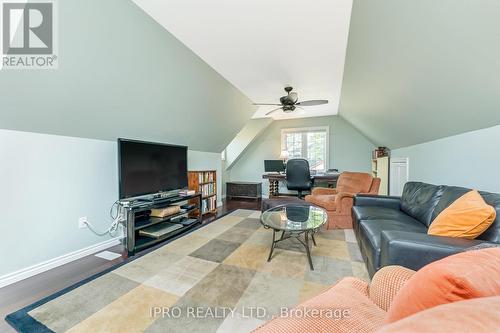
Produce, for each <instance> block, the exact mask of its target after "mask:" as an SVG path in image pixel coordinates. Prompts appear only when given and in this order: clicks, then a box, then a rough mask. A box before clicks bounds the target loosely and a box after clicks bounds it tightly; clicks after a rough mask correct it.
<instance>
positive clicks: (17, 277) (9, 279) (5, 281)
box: [0, 237, 121, 288]
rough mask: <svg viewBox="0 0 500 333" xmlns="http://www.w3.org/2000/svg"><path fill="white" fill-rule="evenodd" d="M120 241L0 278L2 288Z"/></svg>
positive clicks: (97, 246)
mask: <svg viewBox="0 0 500 333" xmlns="http://www.w3.org/2000/svg"><path fill="white" fill-rule="evenodd" d="M120 239H121V237H116V238H112V239H108V240H107V241H104V242H101V243H98V244H95V245H91V246H89V247H86V248H83V249H80V250H77V251H73V252H70V253H67V254H64V255H62V256H60V257H57V258H53V259H49V260H47V261H44V262H41V263H39V264H36V265H33V266H30V267H26V268H23V269H20V270H18V271H15V272H12V273H9V274H6V275H3V276H0V288H2V287H5V286H8V285H9V284H13V283H16V282H18V281H21V280H24V279H27V278H29V277H32V276H35V275H37V274H40V273H43V272H46V271H48V270H50V269H53V268H56V267H59V266H62V265H64V264H67V263H69V262H72V261H75V260H77V259H80V258H83V257H85V256H88V255H91V254H94V253H97V252H100V251H103V250H106V249H108V248H110V247H112V246H115V245H117V244H120Z"/></svg>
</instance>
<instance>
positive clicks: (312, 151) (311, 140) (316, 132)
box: [281, 126, 329, 171]
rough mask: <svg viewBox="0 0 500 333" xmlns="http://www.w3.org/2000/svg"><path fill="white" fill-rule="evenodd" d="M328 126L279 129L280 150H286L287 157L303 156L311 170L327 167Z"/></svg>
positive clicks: (321, 169) (325, 168)
mask: <svg viewBox="0 0 500 333" xmlns="http://www.w3.org/2000/svg"><path fill="white" fill-rule="evenodd" d="M328 142H329V128H328V126H321V127H303V128H284V129H282V130H281V151H286V152H288V158H289V159H292V158H305V159H306V160H308V161H309V166H310V168H311V170H316V171H325V170H327V169H328V161H329V160H328V152H329V148H328Z"/></svg>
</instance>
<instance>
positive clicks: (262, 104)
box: [252, 103, 281, 106]
mask: <svg viewBox="0 0 500 333" xmlns="http://www.w3.org/2000/svg"><path fill="white" fill-rule="evenodd" d="M252 104H253V105H276V106H278V105H281V104H276V103H252Z"/></svg>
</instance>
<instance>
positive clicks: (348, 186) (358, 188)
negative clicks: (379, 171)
mask: <svg viewBox="0 0 500 333" xmlns="http://www.w3.org/2000/svg"><path fill="white" fill-rule="evenodd" d="M372 181H373V178H372V176H371V175H370V174H368V173H364V172H347V171H346V172H342V173H341V174H340V176H339V179H338V180H337V192H348V193H368V192H369V191H370V187H371V186H372Z"/></svg>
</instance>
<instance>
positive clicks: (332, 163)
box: [226, 116, 375, 194]
mask: <svg viewBox="0 0 500 333" xmlns="http://www.w3.org/2000/svg"><path fill="white" fill-rule="evenodd" d="M315 126H329V128H330V142H329V148H330V153H329V168H337V169H339V170H340V171H362V172H369V171H370V168H371V164H370V159H371V151H372V150H373V149H374V148H375V146H374V145H373V144H372V143H371V142H370V141H369V140H368V139H367V138H366V137H364V136H363V135H362V134H361V133H360V132H358V131H357V130H356V129H355V128H354V127H352V126H351V125H350V124H349V123H348V122H346V121H345V120H344V119H342V118H341V117H339V116H328V117H314V118H301V119H291V120H278V121H274V122H273V123H272V124H271V125H269V127H268V128H267V129H266V130H265V131H264V132H263V133H261V134H260V135H259V136H258V137H257V138H256V139H255V140H254V141H253V142H252V143H251V144H250V146H249V147H248V148H247V149H246V150H245V151H244V152H243V153H242V155H241V157H240V158H239V159H238V160H237V162H236V163H235V164H234V165H233V167H232V168H231V169H229V170H228V176H227V177H226V178H227V179H230V180H234V181H236V180H239V181H262V182H263V184H262V187H263V188H262V190H263V192H264V193H265V194H268V188H267V187H268V183H267V181H263V179H262V174H263V173H264V162H263V161H264V160H265V159H277V158H278V157H279V155H280V151H281V129H283V128H296V127H315Z"/></svg>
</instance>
